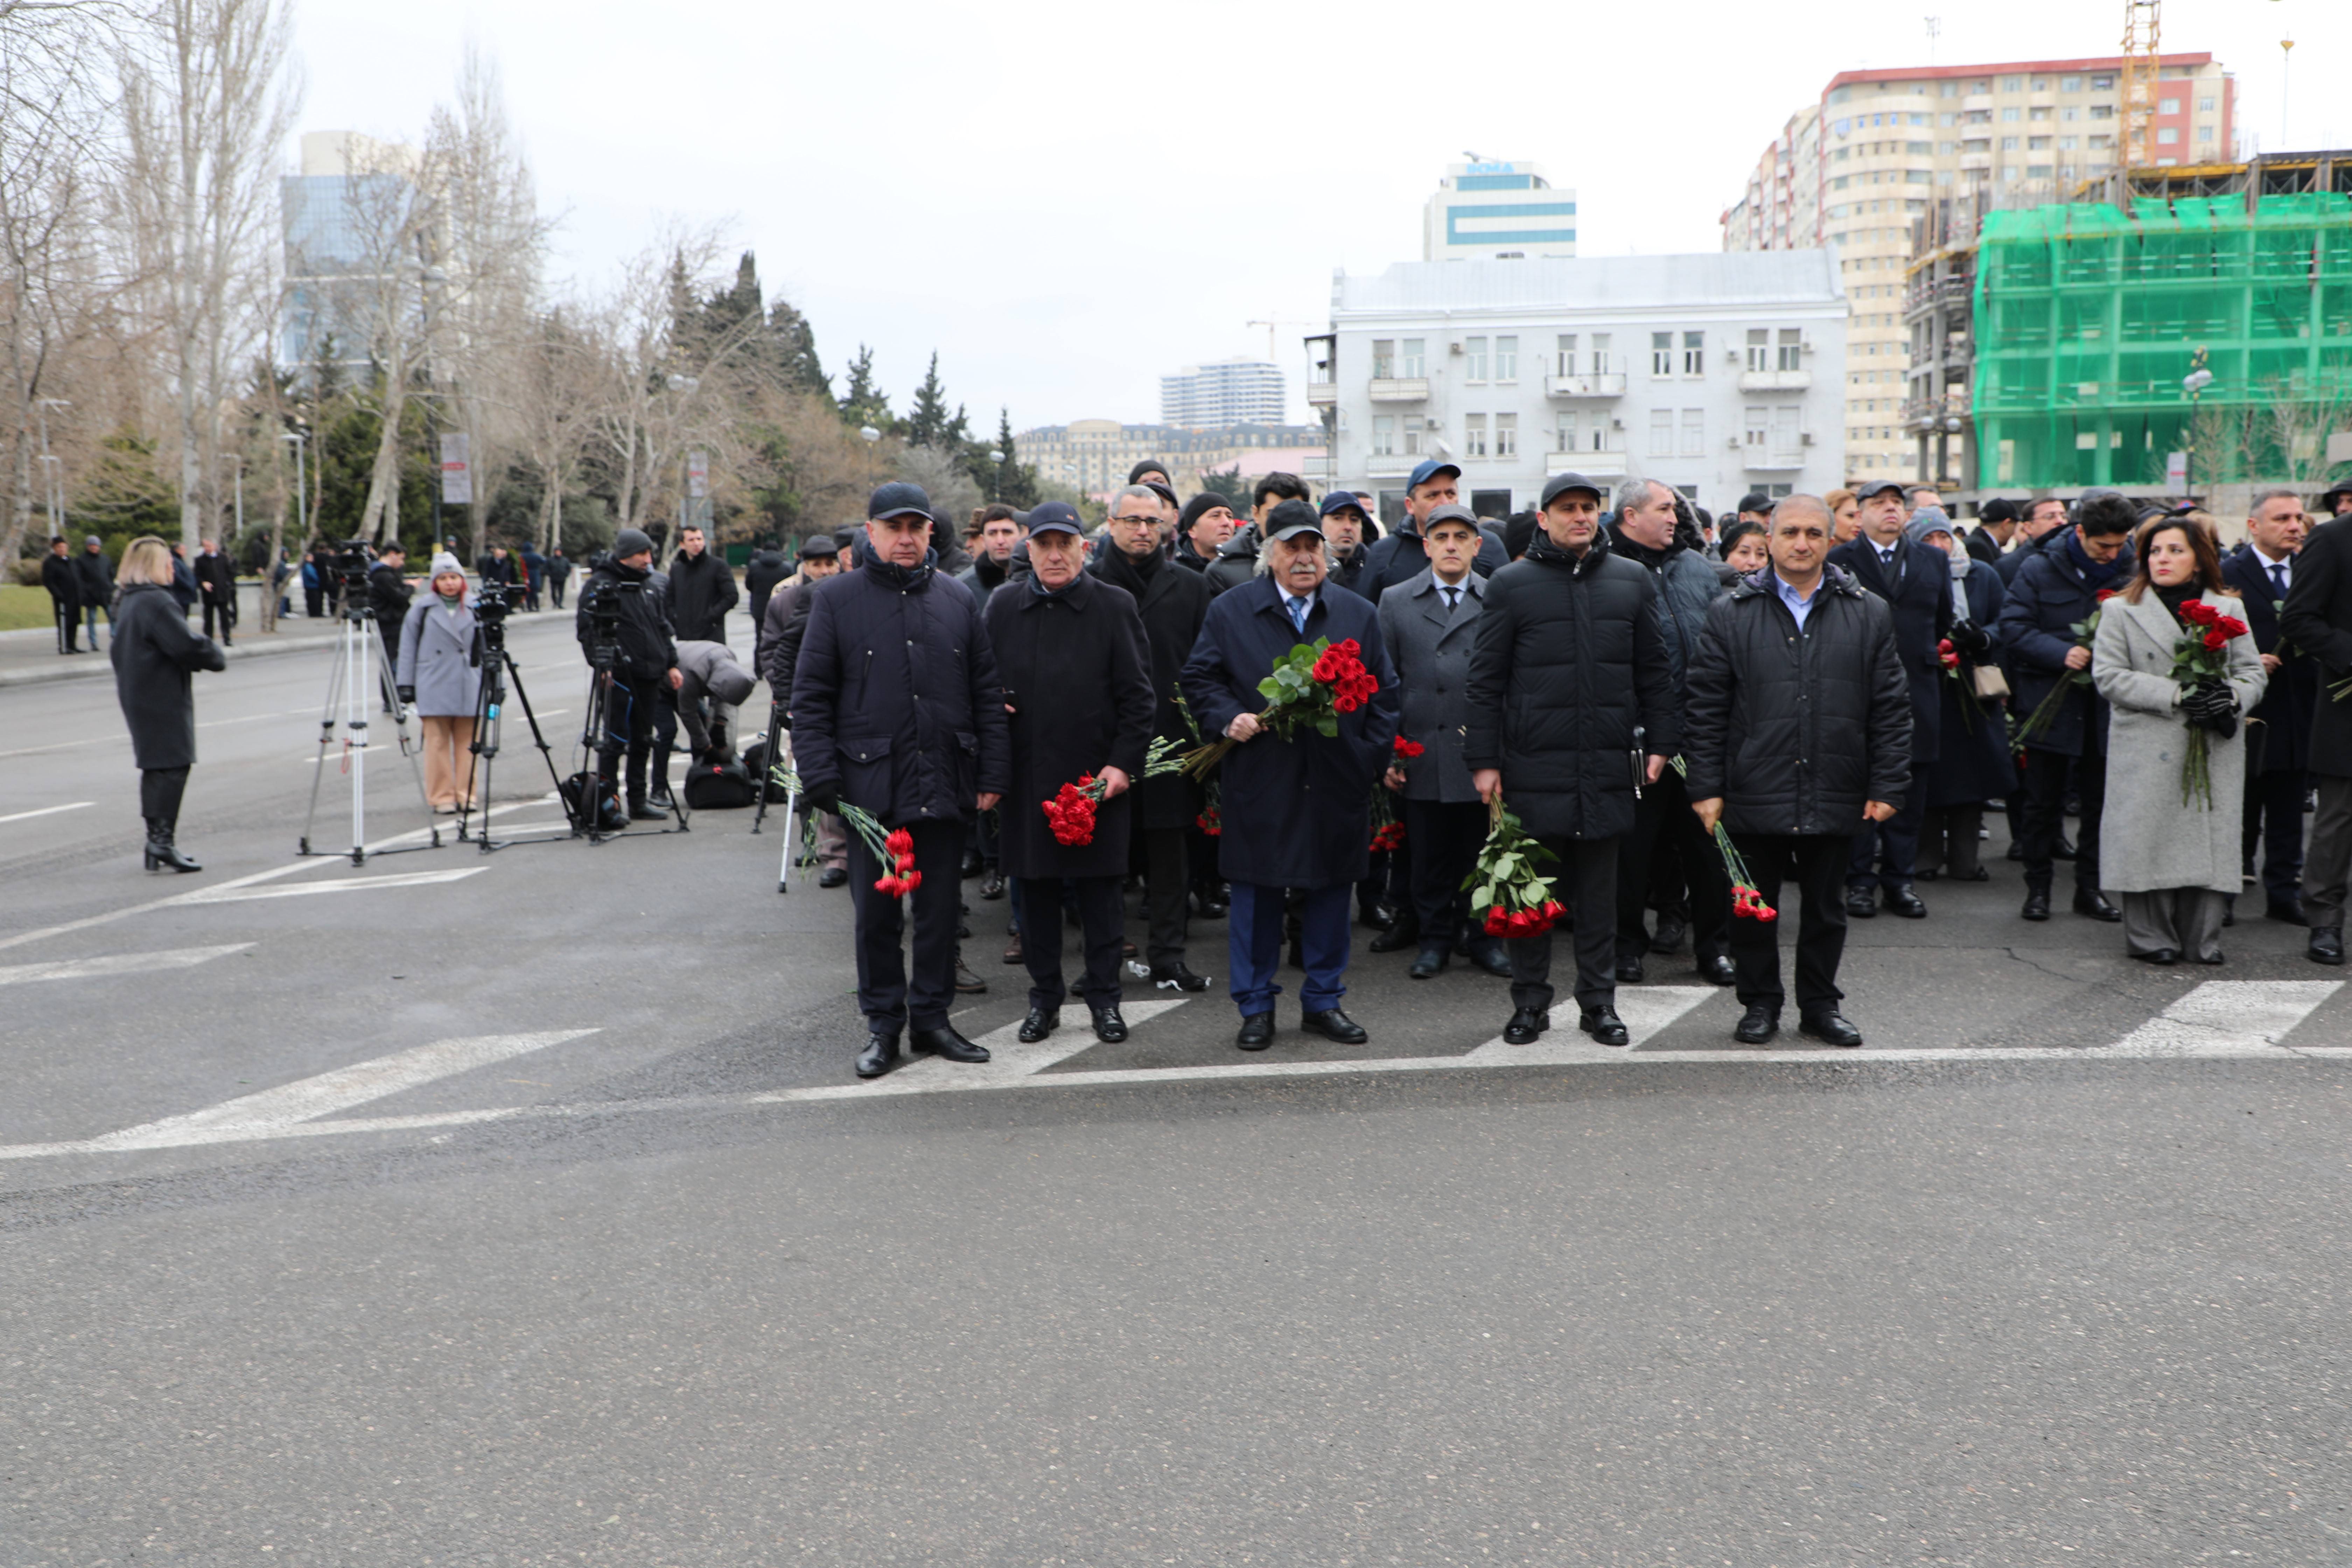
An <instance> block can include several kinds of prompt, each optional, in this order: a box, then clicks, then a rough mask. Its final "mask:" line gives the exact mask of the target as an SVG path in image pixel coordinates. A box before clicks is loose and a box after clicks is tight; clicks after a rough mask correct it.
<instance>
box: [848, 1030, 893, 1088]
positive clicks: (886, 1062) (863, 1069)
mask: <svg viewBox="0 0 2352 1568" xmlns="http://www.w3.org/2000/svg"><path fill="white" fill-rule="evenodd" d="M897 1066H898V1036H896V1035H868V1036H866V1048H865V1049H864V1050H862V1051H860V1052H858V1053H857V1076H858V1077H859V1078H880V1077H881V1076H882V1075H883V1074H884V1073H886V1072H888V1071H889V1070H890V1069H891V1068H894V1067H897Z"/></svg>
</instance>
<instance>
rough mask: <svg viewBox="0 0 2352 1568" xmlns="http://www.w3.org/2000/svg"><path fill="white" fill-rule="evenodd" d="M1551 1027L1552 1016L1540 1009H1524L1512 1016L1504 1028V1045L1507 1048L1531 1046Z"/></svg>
mask: <svg viewBox="0 0 2352 1568" xmlns="http://www.w3.org/2000/svg"><path fill="white" fill-rule="evenodd" d="M1550 1027H1551V1015H1550V1014H1549V1013H1547V1012H1545V1011H1544V1010H1543V1009H1542V1008H1540V1007H1522V1008H1520V1009H1519V1010H1518V1011H1517V1012H1516V1013H1514V1014H1512V1015H1511V1021H1510V1022H1509V1023H1507V1024H1506V1025H1504V1026H1503V1043H1504V1044H1505V1045H1507V1046H1531V1045H1534V1044H1535V1043H1536V1039H1537V1037H1538V1036H1540V1035H1541V1034H1542V1033H1543V1032H1544V1031H1545V1030H1546V1029H1549V1028H1550Z"/></svg>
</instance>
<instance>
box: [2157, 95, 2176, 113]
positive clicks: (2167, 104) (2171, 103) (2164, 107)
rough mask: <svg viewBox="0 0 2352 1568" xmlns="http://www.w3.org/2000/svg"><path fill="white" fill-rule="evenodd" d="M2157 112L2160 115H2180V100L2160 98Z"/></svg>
mask: <svg viewBox="0 0 2352 1568" xmlns="http://www.w3.org/2000/svg"><path fill="white" fill-rule="evenodd" d="M2156 111H2157V112H2158V114H2178V113H2179V112H2180V100H2179V99H2177V98H2159V99H2158V100H2156Z"/></svg>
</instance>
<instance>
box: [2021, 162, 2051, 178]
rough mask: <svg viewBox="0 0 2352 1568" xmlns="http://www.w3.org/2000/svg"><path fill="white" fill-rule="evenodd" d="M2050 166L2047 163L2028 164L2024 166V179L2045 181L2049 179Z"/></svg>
mask: <svg viewBox="0 0 2352 1568" xmlns="http://www.w3.org/2000/svg"><path fill="white" fill-rule="evenodd" d="M2050 174H2051V170H2050V165H2049V164H2047V163H2028V164H2027V165H2025V177H2026V178H2027V179H2029V180H2046V179H2048V178H2050Z"/></svg>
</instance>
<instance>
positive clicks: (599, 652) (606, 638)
mask: <svg viewBox="0 0 2352 1568" xmlns="http://www.w3.org/2000/svg"><path fill="white" fill-rule="evenodd" d="M644 591H645V584H642V583H631V582H615V581H614V580H612V579H611V578H608V577H591V578H590V579H589V580H588V591H587V592H586V593H585V594H583V595H581V599H580V613H581V614H582V615H583V616H585V617H586V618H587V622H588V637H587V654H588V668H591V669H593V670H595V671H596V672H597V673H598V674H599V675H610V674H611V673H612V672H613V671H614V669H616V668H619V667H620V664H621V616H622V615H623V613H624V606H625V604H626V603H627V601H628V600H629V599H632V598H635V597H636V596H637V595H639V594H642V593H643V592H644Z"/></svg>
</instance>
